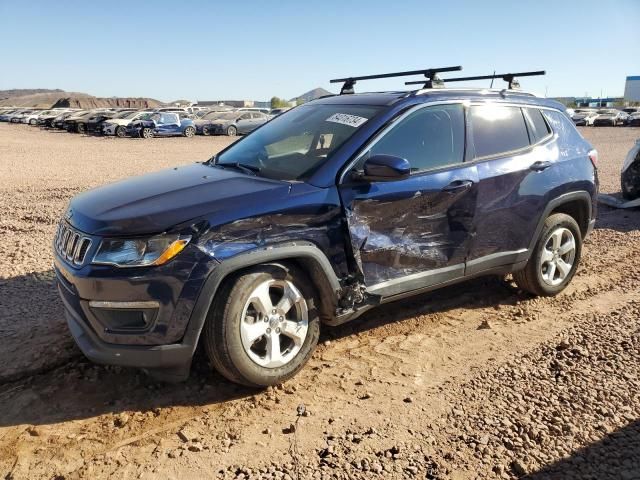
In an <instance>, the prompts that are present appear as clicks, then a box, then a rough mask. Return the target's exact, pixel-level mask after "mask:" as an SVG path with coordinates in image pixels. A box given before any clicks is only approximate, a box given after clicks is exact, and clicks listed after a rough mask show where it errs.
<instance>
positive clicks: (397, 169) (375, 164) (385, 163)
mask: <svg viewBox="0 0 640 480" xmlns="http://www.w3.org/2000/svg"><path fill="white" fill-rule="evenodd" d="M363 170H364V171H363V172H362V173H361V174H360V175H358V177H359V178H360V179H361V180H366V181H369V182H393V181H396V180H403V179H405V178H408V177H409V175H411V164H410V163H409V161H408V160H406V159H404V158H401V157H396V156H394V155H385V154H378V155H373V156H371V157H369V158H368V159H367V160H366V161H365V162H364V166H363Z"/></svg>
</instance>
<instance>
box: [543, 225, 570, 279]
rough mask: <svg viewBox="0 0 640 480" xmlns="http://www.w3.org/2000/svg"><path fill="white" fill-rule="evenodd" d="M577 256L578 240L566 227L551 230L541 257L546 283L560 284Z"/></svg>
mask: <svg viewBox="0 0 640 480" xmlns="http://www.w3.org/2000/svg"><path fill="white" fill-rule="evenodd" d="M575 257H576V240H575V238H574V236H573V233H571V230H569V229H568V228H564V227H559V228H556V229H555V230H553V231H552V232H551V235H550V236H549V239H548V240H547V243H546V244H545V246H544V248H543V250H542V255H541V257H540V273H541V274H542V279H543V280H544V282H545V283H547V284H548V285H551V286H554V287H555V286H557V285H560V284H561V283H562V282H563V281H564V280H565V279H566V278H567V276H568V275H569V273H571V269H572V268H573V263H574V261H575Z"/></svg>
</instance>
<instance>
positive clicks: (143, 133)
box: [140, 127, 153, 138]
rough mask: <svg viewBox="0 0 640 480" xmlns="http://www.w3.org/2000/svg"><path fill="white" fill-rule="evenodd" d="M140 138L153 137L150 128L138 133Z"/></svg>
mask: <svg viewBox="0 0 640 480" xmlns="http://www.w3.org/2000/svg"><path fill="white" fill-rule="evenodd" d="M140 136H141V137H142V138H152V137H153V132H152V131H151V129H150V128H147V127H145V128H143V129H142V131H141V132H140Z"/></svg>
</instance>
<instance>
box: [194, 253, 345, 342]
mask: <svg viewBox="0 0 640 480" xmlns="http://www.w3.org/2000/svg"><path fill="white" fill-rule="evenodd" d="M269 263H270V264H274V263H285V264H287V263H288V264H295V265H296V266H297V267H299V268H300V269H301V270H302V271H304V272H305V273H306V274H307V275H309V277H310V280H311V281H312V282H313V284H314V286H315V287H316V288H317V290H318V298H319V300H320V302H319V303H320V304H319V305H318V309H319V312H320V317H321V320H323V321H324V320H326V319H327V318H328V317H332V316H333V315H334V312H335V309H336V306H337V302H338V292H339V290H340V288H341V287H340V281H339V280H338V277H337V276H336V274H335V272H334V271H333V268H332V266H331V263H330V262H329V259H328V258H327V257H326V255H325V254H324V253H323V252H322V251H321V250H320V249H319V248H318V247H316V246H315V245H314V244H312V243H310V242H300V243H298V242H296V243H295V244H285V245H279V246H273V247H269V248H264V249H258V250H251V251H249V252H246V253H241V254H239V255H236V256H235V257H232V258H230V259H227V260H224V261H223V262H222V263H220V264H219V265H217V266H216V267H215V268H214V270H213V272H212V273H211V274H209V276H208V277H207V280H206V281H205V283H204V285H203V287H202V289H201V291H200V294H199V295H198V299H197V300H196V304H195V307H194V309H193V311H192V313H191V317H190V319H189V324H188V326H187V330H186V331H185V335H184V339H183V343H187V344H189V345H192V347H193V350H194V351H195V348H196V346H197V345H198V342H199V339H200V334H201V332H202V329H203V327H204V324H205V322H206V319H207V315H208V313H209V309H210V308H211V306H212V304H213V301H214V299H215V297H216V295H217V294H218V293H219V292H220V290H221V287H222V285H223V284H224V282H225V281H227V280H229V279H231V278H233V276H234V275H238V274H240V273H241V272H242V271H245V270H248V269H250V268H252V267H255V266H257V265H262V264H269Z"/></svg>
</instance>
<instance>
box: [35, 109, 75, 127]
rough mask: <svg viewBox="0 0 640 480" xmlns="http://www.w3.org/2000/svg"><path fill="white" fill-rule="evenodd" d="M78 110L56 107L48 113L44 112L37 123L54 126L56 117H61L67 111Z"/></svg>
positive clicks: (42, 125) (41, 125)
mask: <svg viewBox="0 0 640 480" xmlns="http://www.w3.org/2000/svg"><path fill="white" fill-rule="evenodd" d="M75 111H76V110H72V109H60V108H55V109H53V110H49V112H48V113H45V114H42V115H40V116H39V117H38V120H37V122H36V123H37V125H38V126H39V127H49V128H50V127H53V122H54V121H55V119H56V118H57V117H59V116H60V115H64V114H67V113H72V112H75Z"/></svg>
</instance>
